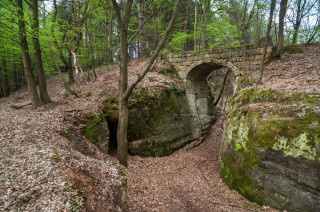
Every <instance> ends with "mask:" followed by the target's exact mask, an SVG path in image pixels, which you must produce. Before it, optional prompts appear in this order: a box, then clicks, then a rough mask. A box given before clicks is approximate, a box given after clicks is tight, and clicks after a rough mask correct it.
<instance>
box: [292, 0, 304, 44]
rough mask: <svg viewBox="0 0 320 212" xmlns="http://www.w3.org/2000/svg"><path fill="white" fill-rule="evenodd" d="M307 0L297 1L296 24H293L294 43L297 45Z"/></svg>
mask: <svg viewBox="0 0 320 212" xmlns="http://www.w3.org/2000/svg"><path fill="white" fill-rule="evenodd" d="M306 3H307V0H303V2H302V0H298V1H297V15H296V20H295V23H294V24H293V29H294V31H293V37H292V43H293V44H296V43H297V39H298V33H299V29H300V25H301V21H302V18H303V17H304V14H303V13H304V10H305V6H306Z"/></svg>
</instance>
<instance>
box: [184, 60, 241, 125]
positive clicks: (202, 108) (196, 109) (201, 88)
mask: <svg viewBox="0 0 320 212" xmlns="http://www.w3.org/2000/svg"><path fill="white" fill-rule="evenodd" d="M223 67H226V68H229V69H231V70H232V71H233V73H234V76H235V78H239V69H238V68H237V67H236V66H235V65H234V64H233V63H231V62H228V61H226V60H219V59H214V58H211V59H210V60H208V59H206V60H205V61H197V62H196V63H193V64H192V65H190V66H189V67H188V68H187V69H186V70H185V72H184V73H185V76H184V79H185V83H186V96H187V99H188V103H189V106H190V109H191V110H192V111H193V113H194V114H198V115H199V117H201V116H211V115H212V112H213V111H214V106H213V102H212V101H210V100H209V98H208V95H209V89H208V83H207V76H208V75H209V74H210V73H211V72H212V71H214V70H217V69H221V68H223ZM236 81H238V80H236ZM199 121H201V120H199Z"/></svg>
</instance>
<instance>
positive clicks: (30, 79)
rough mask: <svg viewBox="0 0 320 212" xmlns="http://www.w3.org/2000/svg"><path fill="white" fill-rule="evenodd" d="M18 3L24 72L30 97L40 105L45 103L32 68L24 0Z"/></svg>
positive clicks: (34, 103) (35, 103) (34, 102)
mask: <svg viewBox="0 0 320 212" xmlns="http://www.w3.org/2000/svg"><path fill="white" fill-rule="evenodd" d="M16 4H17V9H18V10H17V14H18V19H19V20H18V25H19V36H20V45H21V54H22V59H23V65H24V73H25V76H26V79H27V82H28V86H29V93H30V98H31V101H32V105H33V107H38V106H40V105H42V104H43V102H42V101H41V99H40V98H39V95H38V93H37V88H36V85H35V83H34V78H33V75H32V70H31V62H30V56H29V49H28V42H27V37H26V29H25V23H24V14H23V5H22V0H16Z"/></svg>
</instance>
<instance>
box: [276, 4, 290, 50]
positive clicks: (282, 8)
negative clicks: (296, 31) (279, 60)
mask: <svg viewBox="0 0 320 212" xmlns="http://www.w3.org/2000/svg"><path fill="white" fill-rule="evenodd" d="M287 2H288V0H281V2H280V13H279V31H278V40H279V42H278V48H277V55H281V54H282V52H283V48H284V34H283V31H284V18H285V16H286V10H287Z"/></svg>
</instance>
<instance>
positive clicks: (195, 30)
mask: <svg viewBox="0 0 320 212" xmlns="http://www.w3.org/2000/svg"><path fill="white" fill-rule="evenodd" d="M197 18H198V3H197V0H195V1H194V26H193V42H194V47H193V50H194V51H195V50H197Z"/></svg>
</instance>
